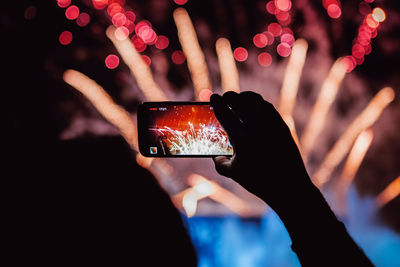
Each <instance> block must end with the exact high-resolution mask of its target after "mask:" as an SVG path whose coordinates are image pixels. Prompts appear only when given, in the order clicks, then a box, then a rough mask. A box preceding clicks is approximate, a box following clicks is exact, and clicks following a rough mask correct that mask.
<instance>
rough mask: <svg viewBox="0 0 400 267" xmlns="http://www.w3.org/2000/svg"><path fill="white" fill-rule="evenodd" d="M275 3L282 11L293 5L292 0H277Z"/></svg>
mask: <svg viewBox="0 0 400 267" xmlns="http://www.w3.org/2000/svg"><path fill="white" fill-rule="evenodd" d="M274 3H275V6H276V7H277V8H278V9H279V10H280V11H289V10H290V8H291V7H292V1H290V0H275V1H274Z"/></svg>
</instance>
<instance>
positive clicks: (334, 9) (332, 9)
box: [326, 4, 342, 19]
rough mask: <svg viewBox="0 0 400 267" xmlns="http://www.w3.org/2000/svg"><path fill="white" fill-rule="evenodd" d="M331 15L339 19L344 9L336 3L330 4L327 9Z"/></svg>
mask: <svg viewBox="0 0 400 267" xmlns="http://www.w3.org/2000/svg"><path fill="white" fill-rule="evenodd" d="M326 10H327V11H328V15H329V17H331V18H333V19H337V18H339V17H340V16H341V15H342V9H341V8H340V7H339V6H338V5H336V4H330V5H329V6H328V8H327V9H326Z"/></svg>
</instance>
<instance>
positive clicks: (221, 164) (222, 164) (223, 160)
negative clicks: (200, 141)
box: [213, 156, 232, 177]
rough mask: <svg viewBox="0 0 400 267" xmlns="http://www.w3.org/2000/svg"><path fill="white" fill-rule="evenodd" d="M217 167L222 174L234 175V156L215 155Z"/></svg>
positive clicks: (214, 159)
mask: <svg viewBox="0 0 400 267" xmlns="http://www.w3.org/2000/svg"><path fill="white" fill-rule="evenodd" d="M213 161H214V164H215V169H216V170H217V172H218V173H219V174H220V175H223V176H227V177H232V164H231V162H232V158H230V157H227V156H217V157H213Z"/></svg>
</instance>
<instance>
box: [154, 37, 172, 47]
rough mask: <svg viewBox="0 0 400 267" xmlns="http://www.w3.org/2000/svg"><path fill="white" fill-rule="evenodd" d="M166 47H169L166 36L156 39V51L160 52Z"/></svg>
mask: <svg viewBox="0 0 400 267" xmlns="http://www.w3.org/2000/svg"><path fill="white" fill-rule="evenodd" d="M168 45H169V40H168V38H167V37H166V36H164V35H159V36H158V38H157V41H156V43H155V46H156V47H157V48H158V49H160V50H162V49H165V48H167V47H168Z"/></svg>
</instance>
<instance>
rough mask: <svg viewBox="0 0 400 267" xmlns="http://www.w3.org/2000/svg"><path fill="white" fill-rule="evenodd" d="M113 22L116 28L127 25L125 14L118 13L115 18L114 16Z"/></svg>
mask: <svg viewBox="0 0 400 267" xmlns="http://www.w3.org/2000/svg"><path fill="white" fill-rule="evenodd" d="M111 21H112V23H113V24H114V26H115V27H120V26H123V25H125V23H126V16H125V14H123V13H121V12H118V13H115V14H114V16H112V19H111Z"/></svg>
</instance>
